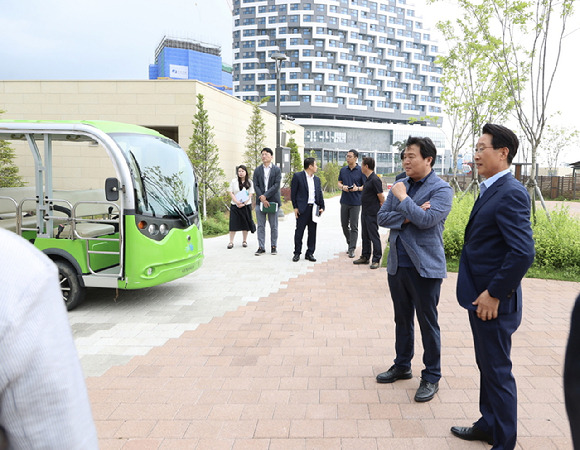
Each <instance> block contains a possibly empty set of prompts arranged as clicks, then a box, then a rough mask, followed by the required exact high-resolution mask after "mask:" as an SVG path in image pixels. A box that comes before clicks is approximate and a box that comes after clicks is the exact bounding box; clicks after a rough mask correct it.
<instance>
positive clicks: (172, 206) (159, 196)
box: [142, 174, 192, 227]
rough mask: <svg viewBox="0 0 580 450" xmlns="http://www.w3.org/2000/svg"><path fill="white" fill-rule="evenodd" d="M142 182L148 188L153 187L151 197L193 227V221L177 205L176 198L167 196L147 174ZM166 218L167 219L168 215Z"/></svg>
mask: <svg viewBox="0 0 580 450" xmlns="http://www.w3.org/2000/svg"><path fill="white" fill-rule="evenodd" d="M142 180H143V181H144V182H145V183H146V184H147V186H150V187H151V196H152V197H153V198H155V199H156V200H157V201H158V202H159V203H160V204H161V205H162V206H163V207H164V208H165V209H166V210H167V211H172V212H174V213H175V214H176V215H177V217H179V218H180V219H181V221H182V222H183V224H184V225H185V226H187V227H189V226H191V224H192V221H191V220H190V219H189V217H187V214H185V212H184V211H183V210H182V209H181V207H180V206H179V203H177V202H176V201H175V199H174V198H172V197H170V196H169V195H167V194H166V193H165V191H164V190H163V188H162V187H160V186H159V185H158V184H157V183H156V182H154V181H153V180H151V179H150V178H149V176H147V174H145V175H143V177H142ZM164 217H167V215H165V216H164Z"/></svg>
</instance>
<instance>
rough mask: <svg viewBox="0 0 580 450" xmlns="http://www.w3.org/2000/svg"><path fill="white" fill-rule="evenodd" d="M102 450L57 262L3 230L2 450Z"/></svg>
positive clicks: (0, 235)
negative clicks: (64, 299) (61, 286)
mask: <svg viewBox="0 0 580 450" xmlns="http://www.w3.org/2000/svg"><path fill="white" fill-rule="evenodd" d="M55 448H58V449H97V448H98V443H97V434H96V430H95V425H94V423H93V418H92V414H91V407H90V403H89V398H88V394H87V388H86V385H85V381H84V377H83V373H82V369H81V365H80V362H79V359H78V355H77V352H76V348H75V345H74V341H73V337H72V333H71V329H70V325H69V322H68V317H67V312H66V308H65V306H64V302H63V300H62V294H61V292H60V288H59V283H58V275H57V269H56V266H55V265H54V264H53V263H52V261H50V259H49V258H48V257H46V256H45V255H44V254H42V253H41V252H40V251H38V250H37V249H36V248H34V246H32V245H31V244H30V243H28V242H27V241H26V240H24V239H22V238H21V237H19V236H17V235H15V234H13V233H11V232H9V231H6V230H4V229H0V449H2V450H3V449H55Z"/></svg>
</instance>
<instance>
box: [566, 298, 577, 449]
mask: <svg viewBox="0 0 580 450" xmlns="http://www.w3.org/2000/svg"><path fill="white" fill-rule="evenodd" d="M579 354H580V295H579V296H578V298H577V299H576V306H574V311H573V312H572V320H571V321H570V336H569V337H568V346H567V348H566V360H565V362H564V399H565V400H566V411H567V412H568V420H569V421H570V430H571V431H572V443H573V445H574V448H575V449H577V450H580V358H579V357H578V355H579Z"/></svg>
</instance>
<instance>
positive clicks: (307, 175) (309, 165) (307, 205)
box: [290, 158, 324, 262]
mask: <svg viewBox="0 0 580 450" xmlns="http://www.w3.org/2000/svg"><path fill="white" fill-rule="evenodd" d="M317 170H318V167H317V166H316V160H315V159H314V158H306V159H305V160H304V170H303V171H302V172H296V173H295V174H294V176H293V177H292V184H291V190H290V192H291V198H292V206H293V207H294V216H295V217H296V231H295V232H294V257H293V258H292V261H294V262H296V261H298V260H299V259H300V253H301V252H302V238H303V237H304V230H305V229H306V227H308V241H307V248H306V255H305V258H306V259H307V260H308V261H313V262H314V261H316V258H314V250H315V249H316V222H315V221H314V220H313V215H316V214H318V215H320V214H321V213H322V211H324V197H323V196H322V186H321V184H320V178H318V177H317V176H315V175H314V174H315V173H316V171H317Z"/></svg>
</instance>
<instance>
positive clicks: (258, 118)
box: [244, 97, 270, 176]
mask: <svg viewBox="0 0 580 450" xmlns="http://www.w3.org/2000/svg"><path fill="white" fill-rule="evenodd" d="M269 99H270V97H264V98H263V99H262V100H260V101H258V102H252V101H249V100H248V103H249V104H251V105H252V118H251V119H250V125H248V128H247V129H246V152H245V153H244V163H245V164H246V166H247V167H248V172H249V173H248V176H250V174H251V173H252V172H253V171H254V169H255V168H256V167H258V166H259V165H260V164H261V163H262V158H261V154H262V149H263V148H264V142H265V141H266V124H265V123H264V119H262V108H261V106H262V105H263V104H264V103H266V102H267V101H268V100H269Z"/></svg>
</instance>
